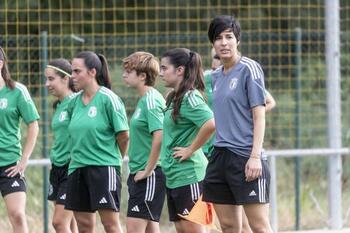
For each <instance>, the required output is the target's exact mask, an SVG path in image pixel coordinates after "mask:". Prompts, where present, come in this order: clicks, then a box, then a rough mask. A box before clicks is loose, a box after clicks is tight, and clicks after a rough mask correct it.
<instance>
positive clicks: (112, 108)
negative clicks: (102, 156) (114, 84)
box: [106, 94, 129, 133]
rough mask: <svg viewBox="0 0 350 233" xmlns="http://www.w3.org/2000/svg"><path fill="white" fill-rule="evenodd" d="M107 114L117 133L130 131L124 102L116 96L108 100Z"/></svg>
mask: <svg viewBox="0 0 350 233" xmlns="http://www.w3.org/2000/svg"><path fill="white" fill-rule="evenodd" d="M106 105H107V106H106V107H107V114H108V118H109V119H110V120H111V125H112V127H113V130H114V132H115V133H118V132H120V131H126V130H129V126H128V119H127V116H126V111H125V107H124V104H123V102H122V100H121V99H120V98H119V97H118V96H117V95H115V94H113V95H109V98H108V100H107V104H106Z"/></svg>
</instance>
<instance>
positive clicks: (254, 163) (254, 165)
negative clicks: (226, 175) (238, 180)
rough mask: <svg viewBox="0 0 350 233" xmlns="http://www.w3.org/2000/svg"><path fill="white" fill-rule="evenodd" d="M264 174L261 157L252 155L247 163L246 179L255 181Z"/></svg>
mask: <svg viewBox="0 0 350 233" xmlns="http://www.w3.org/2000/svg"><path fill="white" fill-rule="evenodd" d="M261 175H262V165H261V160H260V158H259V157H250V158H249V159H248V161H247V163H246V165H245V180H246V181H247V182H250V181H253V180H255V179H256V178H258V177H259V176H261Z"/></svg>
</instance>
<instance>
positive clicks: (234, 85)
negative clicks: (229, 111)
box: [230, 78, 238, 90]
mask: <svg viewBox="0 0 350 233" xmlns="http://www.w3.org/2000/svg"><path fill="white" fill-rule="evenodd" d="M237 83H238V78H233V79H231V82H230V90H234V89H236V87H237Z"/></svg>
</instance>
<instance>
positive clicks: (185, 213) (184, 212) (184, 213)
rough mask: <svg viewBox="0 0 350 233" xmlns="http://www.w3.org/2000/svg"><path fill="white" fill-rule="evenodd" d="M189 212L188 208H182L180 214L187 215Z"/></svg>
mask: <svg viewBox="0 0 350 233" xmlns="http://www.w3.org/2000/svg"><path fill="white" fill-rule="evenodd" d="M189 214H190V212H189V211H188V209H184V211H183V212H182V215H189Z"/></svg>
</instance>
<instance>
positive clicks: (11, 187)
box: [0, 163, 27, 197]
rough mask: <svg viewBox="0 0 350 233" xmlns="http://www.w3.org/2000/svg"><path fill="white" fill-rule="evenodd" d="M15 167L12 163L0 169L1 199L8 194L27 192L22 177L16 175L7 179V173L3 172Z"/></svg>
mask: <svg viewBox="0 0 350 233" xmlns="http://www.w3.org/2000/svg"><path fill="white" fill-rule="evenodd" d="M15 165H16V163H13V164H10V165H7V166H3V167H0V191H1V195H2V196H3V197H4V196H6V195H7V194H10V193H15V192H26V191H27V188H26V182H25V179H24V176H22V175H20V174H17V175H15V176H14V177H8V176H7V174H8V173H6V172H5V170H6V169H8V168H9V167H12V166H15Z"/></svg>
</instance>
